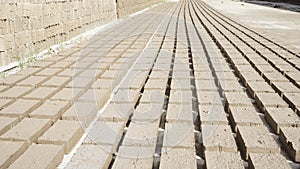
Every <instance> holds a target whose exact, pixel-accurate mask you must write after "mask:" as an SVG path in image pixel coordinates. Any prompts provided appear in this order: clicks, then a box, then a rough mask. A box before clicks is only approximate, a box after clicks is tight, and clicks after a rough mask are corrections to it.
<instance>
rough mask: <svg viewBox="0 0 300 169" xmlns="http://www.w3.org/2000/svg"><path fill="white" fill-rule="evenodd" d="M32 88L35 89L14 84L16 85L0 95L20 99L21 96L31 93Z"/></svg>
mask: <svg viewBox="0 0 300 169" xmlns="http://www.w3.org/2000/svg"><path fill="white" fill-rule="evenodd" d="M31 90H33V88H32V87H25V86H14V87H12V88H10V89H8V90H6V91H4V92H2V93H1V96H0V97H2V98H14V99H18V98H20V97H21V96H23V95H25V94H27V93H29V92H30V91H31Z"/></svg>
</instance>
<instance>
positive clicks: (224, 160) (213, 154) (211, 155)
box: [205, 151, 245, 169]
mask: <svg viewBox="0 0 300 169" xmlns="http://www.w3.org/2000/svg"><path fill="white" fill-rule="evenodd" d="M205 162H206V163H205V164H206V168H207V169H213V168H224V169H232V168H235V169H239V168H240V169H243V168H245V167H244V165H243V160H242V159H241V156H240V154H239V153H234V152H222V151H221V152H220V151H205Z"/></svg>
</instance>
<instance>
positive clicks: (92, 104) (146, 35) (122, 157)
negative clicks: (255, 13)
mask: <svg viewBox="0 0 300 169" xmlns="http://www.w3.org/2000/svg"><path fill="white" fill-rule="evenodd" d="M299 57H300V56H299V55H297V54H296V53H295V52H293V48H292V47H291V48H289V46H281V45H280V42H274V41H272V40H270V39H267V37H265V36H263V35H261V34H259V33H257V32H255V31H253V30H251V29H249V28H248V27H246V26H243V25H242V24H240V23H237V22H235V21H233V20H231V19H230V18H227V17H225V16H223V15H222V14H220V13H218V12H217V11H215V10H214V9H213V8H211V7H210V6H208V5H207V4H205V3H203V2H202V1H199V0H182V1H180V2H178V3H175V2H173V3H163V4H161V5H159V6H156V7H154V8H152V9H150V10H148V11H146V12H144V13H142V14H139V15H135V16H133V17H130V18H127V19H125V20H123V22H122V23H120V24H118V25H117V26H115V27H114V28H111V29H107V30H105V31H103V32H101V33H98V34H96V35H95V36H94V37H93V38H92V39H91V40H90V41H89V42H86V43H85V44H81V45H79V46H77V47H73V48H71V49H67V50H65V51H63V52H62V53H60V54H58V55H56V56H53V57H51V58H47V59H45V60H44V61H42V62H41V63H36V64H33V65H30V66H29V67H28V68H27V69H25V70H22V71H20V72H18V73H17V74H15V75H12V76H9V77H7V78H5V79H3V80H1V82H0V84H1V86H0V92H1V95H0V108H1V109H0V150H1V151H0V168H7V167H9V168H22V167H25V168H54V167H57V166H59V167H60V168H64V167H66V168H245V167H248V168H298V167H300V165H299V163H298V162H299V159H300V158H299V155H300V154H299V153H300V146H299V144H300V142H299V135H298V133H300V128H299V126H300V125H299V123H300V118H299V115H300V114H299V113H300V102H299V98H300V89H299V88H300V81H299V80H300V78H299V77H300V72H299V67H300V65H299V63H300V62H299ZM64 155H65V156H64Z"/></svg>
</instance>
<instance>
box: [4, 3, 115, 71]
mask: <svg viewBox="0 0 300 169" xmlns="http://www.w3.org/2000/svg"><path fill="white" fill-rule="evenodd" d="M115 10H116V9H115V0H1V1H0V66H4V65H7V64H9V63H11V62H14V61H18V59H20V57H30V56H31V55H32V54H34V53H38V52H40V51H42V50H45V49H47V48H49V47H50V46H52V45H55V44H59V43H61V42H63V41H66V40H68V39H70V38H72V37H74V36H76V35H79V34H80V33H83V32H85V31H87V30H90V29H92V28H95V27H97V26H100V25H103V24H105V23H108V22H110V21H112V20H114V19H116V15H115V13H116V12H115Z"/></svg>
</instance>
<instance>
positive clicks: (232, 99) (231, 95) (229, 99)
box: [225, 92, 252, 107]
mask: <svg viewBox="0 0 300 169" xmlns="http://www.w3.org/2000/svg"><path fill="white" fill-rule="evenodd" d="M225 99H226V103H227V105H229V107H230V106H252V102H251V100H250V98H249V97H248V96H247V95H246V94H245V93H236V92H226V93H225Z"/></svg>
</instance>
